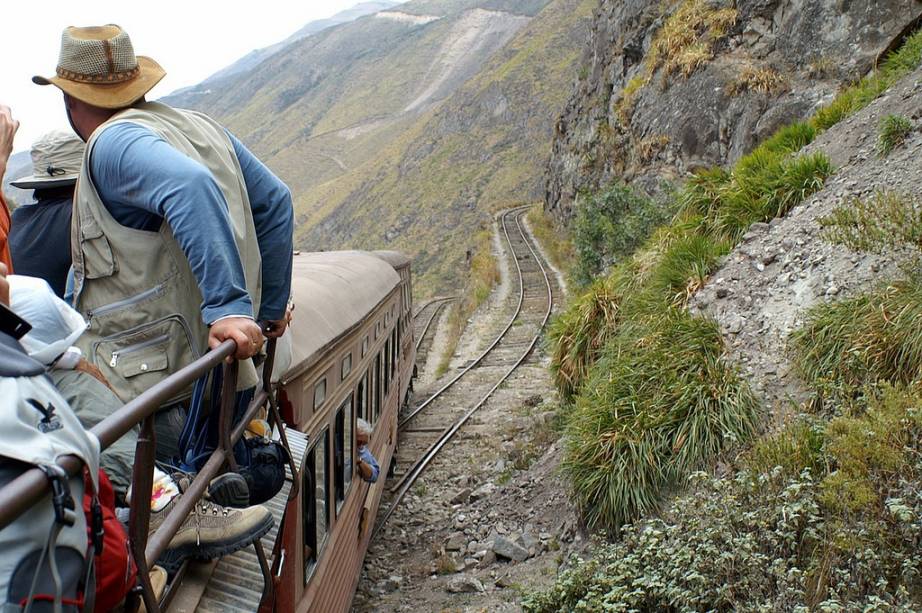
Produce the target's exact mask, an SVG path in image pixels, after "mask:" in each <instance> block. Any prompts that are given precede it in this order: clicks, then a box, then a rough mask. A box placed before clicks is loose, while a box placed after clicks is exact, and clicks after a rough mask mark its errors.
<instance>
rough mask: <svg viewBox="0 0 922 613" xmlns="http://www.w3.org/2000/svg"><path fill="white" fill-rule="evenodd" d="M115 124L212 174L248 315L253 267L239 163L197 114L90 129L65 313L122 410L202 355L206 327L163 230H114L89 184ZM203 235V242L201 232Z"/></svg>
mask: <svg viewBox="0 0 922 613" xmlns="http://www.w3.org/2000/svg"><path fill="white" fill-rule="evenodd" d="M123 122H130V123H135V124H140V125H142V126H144V127H146V128H148V129H150V130H152V131H153V132H155V133H157V134H158V135H160V136H161V137H162V138H163V139H164V140H166V141H167V142H168V143H169V144H170V145H172V146H173V147H174V148H176V149H177V150H178V151H180V152H182V153H184V154H185V155H187V156H189V157H190V158H192V159H193V160H196V161H197V162H200V163H202V164H203V165H204V166H205V167H206V168H208V170H209V171H211V174H212V175H213V177H214V179H215V181H216V182H217V184H218V187H220V189H221V191H222V192H223V194H224V198H225V199H226V200H227V208H228V213H229V216H230V220H231V225H232V229H233V232H234V239H235V241H236V243H237V250H238V252H239V254H240V259H241V262H242V263H243V267H244V273H245V276H246V286H247V291H248V292H249V294H250V298H251V300H252V301H253V309H254V313H253V314H254V315H255V314H256V313H258V312H259V303H260V294H261V259H260V255H259V247H258V244H257V241H256V231H255V227H254V224H253V213H252V211H251V209H250V201H249V198H248V197H247V191H246V184H245V183H244V180H243V173H242V171H241V170H240V163H239V161H238V160H237V156H236V154H235V152H234V147H233V144H232V143H231V141H230V139H229V138H228V136H227V134H226V133H225V132H224V129H223V128H222V127H221V126H220V125H218V124H217V123H216V122H214V121H213V120H212V119H210V118H208V117H206V116H205V115H202V114H200V113H195V112H192V111H183V110H176V109H172V108H170V107H168V106H165V105H162V104H158V103H154V102H145V103H142V104H139V105H138V106H136V107H134V108H130V109H127V110H125V111H122V112H120V113H118V114H117V115H115V116H114V117H112V118H111V119H110V120H109V121H107V122H106V123H104V124H103V125H102V126H100V127H99V128H97V129H96V131H95V132H94V133H93V135H92V136H91V137H90V140H89V142H88V143H87V147H86V152H85V153H84V156H83V165H82V167H81V169H80V179H79V180H78V181H77V191H76V196H75V198H74V215H73V225H72V227H71V232H72V235H71V244H72V251H73V265H74V306H75V307H76V309H77V310H78V311H80V313H81V314H82V315H83V316H84V317H85V318H86V319H87V321H88V322H89V328H88V330H87V331H86V333H84V334H83V336H82V337H81V338H80V340H79V341H78V345H79V346H80V348H81V349H82V350H83V352H84V354H85V356H86V357H87V359H88V360H89V361H90V362H92V363H93V364H95V365H96V366H97V367H99V369H100V370H101V371H102V372H103V374H104V375H105V376H106V378H107V379H108V380H109V383H110V384H111V385H112V387H113V388H114V389H115V391H116V392H117V393H118V395H119V396H120V397H121V398H122V400H124V401H126V402H127V401H128V400H131V399H132V398H134V397H136V396H137V395H138V394H140V393H141V392H143V391H144V390H146V389H148V388H149V387H150V386H151V385H154V384H155V383H158V382H160V381H161V380H163V379H164V378H166V377H167V376H168V375H170V374H172V373H174V372H176V371H178V370H179V369H180V368H182V367H183V366H185V365H187V364H188V363H190V362H191V361H193V360H194V359H196V358H198V357H200V356H201V355H202V354H203V353H204V352H205V351H207V349H208V327H207V326H206V325H205V322H204V321H203V320H202V314H201V304H202V294H201V292H200V291H199V288H198V284H197V283H196V280H195V277H194V276H193V274H192V269H191V268H190V266H189V262H188V261H187V259H186V256H185V255H184V253H183V251H182V249H181V248H180V246H179V243H178V242H177V241H176V239H175V238H174V237H173V232H172V231H171V229H170V226H169V224H167V223H165V222H164V223H163V224H161V226H160V229H159V231H157V232H147V231H143V230H135V229H133V228H128V227H125V226H123V225H121V224H120V223H118V222H117V221H115V219H113V218H112V216H111V215H110V214H109V212H108V210H107V209H106V207H105V206H104V205H103V203H102V200H101V199H100V197H99V194H98V192H97V191H96V186H95V185H94V184H93V178H92V175H91V174H90V172H89V170H88V169H89V160H90V156H91V155H92V153H93V147H94V145H95V143H96V138H97V137H98V136H99V134H101V133H102V131H103V129H105V128H106V127H108V126H111V125H113V124H116V123H123ZM202 235H203V236H206V237H207V235H208V229H207V228H203V229H202ZM240 366H241V368H240V379H239V381H238V389H244V388H246V387H250V386H252V385H254V384H255V382H256V371H255V368H254V367H253V363H252V361H251V360H247V361H246V362H245V363H242V364H241V365H240ZM190 389H191V388H188V389H186V390H182V391H180V392H178V393H177V394H176V396H175V397H174V399H178V398H181V397H183V396H185V395H188V393H189V391H190Z"/></svg>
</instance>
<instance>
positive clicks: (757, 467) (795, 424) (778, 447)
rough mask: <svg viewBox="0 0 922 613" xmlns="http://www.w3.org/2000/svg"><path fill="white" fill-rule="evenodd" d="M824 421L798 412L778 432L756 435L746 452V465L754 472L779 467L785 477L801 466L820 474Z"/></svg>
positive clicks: (772, 469)
mask: <svg viewBox="0 0 922 613" xmlns="http://www.w3.org/2000/svg"><path fill="white" fill-rule="evenodd" d="M824 430H825V424H824V423H823V422H822V421H820V420H817V419H816V418H814V417H810V416H806V415H804V416H800V417H798V418H797V419H795V420H794V421H792V422H791V423H789V424H787V425H786V426H785V427H784V428H781V429H780V430H778V431H777V432H775V433H773V434H770V435H768V436H765V437H763V438H761V439H759V440H758V441H757V442H756V443H755V445H753V446H752V449H750V450H749V451H748V452H747V453H746V456H745V465H746V466H747V467H748V468H749V469H750V470H752V471H753V472H754V473H756V474H769V473H772V472H774V471H776V470H778V469H780V470H781V474H782V475H783V476H785V477H796V476H797V475H799V474H800V473H802V472H803V471H804V470H809V471H810V473H811V474H814V475H816V474H821V473H822V472H823V468H824V462H823V442H824V438H823V434H824Z"/></svg>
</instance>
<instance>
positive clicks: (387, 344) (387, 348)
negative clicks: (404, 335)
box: [383, 338, 391, 398]
mask: <svg viewBox="0 0 922 613" xmlns="http://www.w3.org/2000/svg"><path fill="white" fill-rule="evenodd" d="M390 373H391V339H390V338H388V339H387V340H386V341H384V373H383V374H384V397H385V398H387V392H388V391H390V388H391V376H390Z"/></svg>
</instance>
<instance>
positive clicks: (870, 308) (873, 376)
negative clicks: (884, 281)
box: [790, 278, 922, 397]
mask: <svg viewBox="0 0 922 613" xmlns="http://www.w3.org/2000/svg"><path fill="white" fill-rule="evenodd" d="M790 342H791V346H792V348H793V349H794V353H795V364H796V366H797V369H798V371H799V372H800V374H801V376H802V377H803V378H804V380H805V381H807V383H809V384H811V385H812V386H813V387H814V388H816V389H817V390H819V391H820V392H821V393H823V392H825V393H826V394H830V395H833V396H839V395H844V396H846V397H848V396H854V395H856V394H858V393H860V392H861V390H862V388H863V386H865V385H866V384H868V383H871V384H874V383H877V382H880V381H885V382H889V383H894V384H897V383H902V384H908V383H910V382H913V381H916V380H918V379H919V378H920V375H922V282H920V279H919V278H911V279H907V280H904V281H897V282H894V283H892V284H890V285H888V286H886V287H882V288H880V289H878V290H876V291H873V292H869V293H866V294H863V295H860V296H857V297H854V298H850V299H848V300H842V301H839V302H834V303H830V304H820V305H817V306H815V307H814V308H812V309H811V310H810V311H809V312H808V313H807V323H806V324H805V325H804V326H803V327H802V328H800V329H798V330H795V331H794V332H793V333H792V334H791V341H790Z"/></svg>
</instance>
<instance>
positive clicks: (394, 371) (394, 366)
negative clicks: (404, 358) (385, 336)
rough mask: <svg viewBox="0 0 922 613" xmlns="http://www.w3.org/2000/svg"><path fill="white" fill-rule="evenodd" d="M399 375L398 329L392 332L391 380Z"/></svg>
mask: <svg viewBox="0 0 922 613" xmlns="http://www.w3.org/2000/svg"><path fill="white" fill-rule="evenodd" d="M396 374H397V328H394V329H393V331H391V377H390V378H391V379H393V378H394V375H396Z"/></svg>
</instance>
